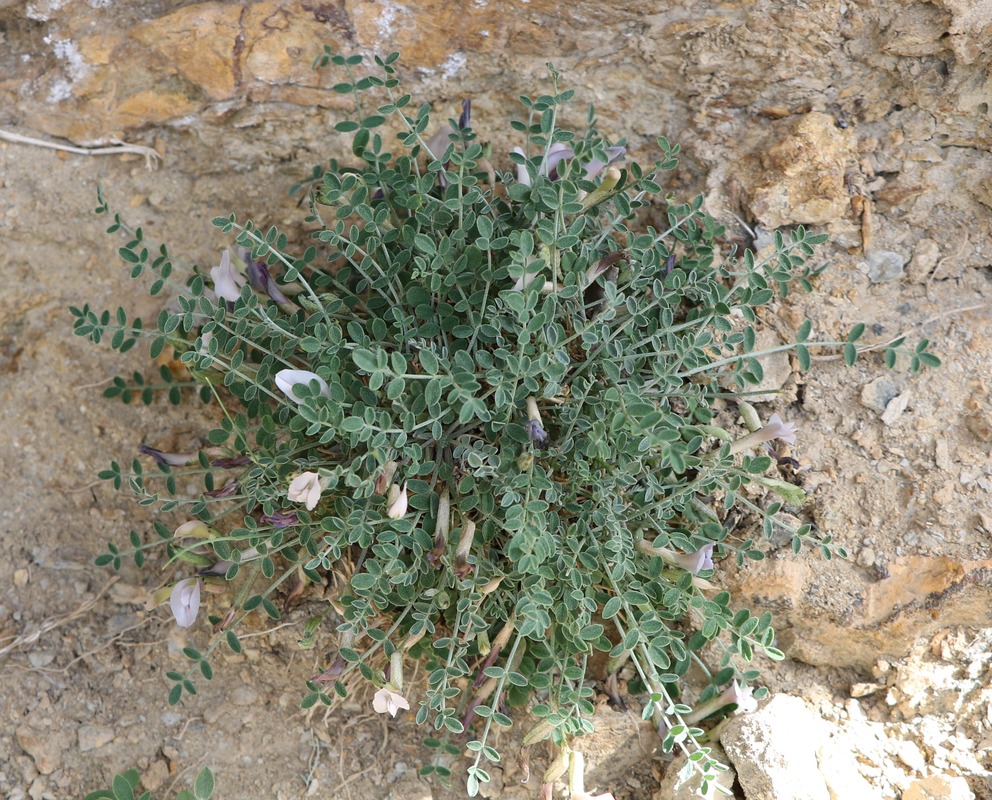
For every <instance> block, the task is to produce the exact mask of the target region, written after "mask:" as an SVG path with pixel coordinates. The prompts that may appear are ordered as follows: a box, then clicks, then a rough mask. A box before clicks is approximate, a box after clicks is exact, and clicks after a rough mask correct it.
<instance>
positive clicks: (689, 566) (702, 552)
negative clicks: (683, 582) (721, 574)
mask: <svg viewBox="0 0 992 800" xmlns="http://www.w3.org/2000/svg"><path fill="white" fill-rule="evenodd" d="M672 560H673V561H674V562H675V563H676V564H678V565H679V566H680V567H682V569H684V570H685V571H686V572H688V573H690V574H692V575H698V574H699V573H700V572H702V571H703V570H707V569H713V545H712V544H708V545H705V546H704V547H702V548H701V549H699V550H697V551H696V552H695V553H685V554H683V553H678V554H676V555H673V556H672Z"/></svg>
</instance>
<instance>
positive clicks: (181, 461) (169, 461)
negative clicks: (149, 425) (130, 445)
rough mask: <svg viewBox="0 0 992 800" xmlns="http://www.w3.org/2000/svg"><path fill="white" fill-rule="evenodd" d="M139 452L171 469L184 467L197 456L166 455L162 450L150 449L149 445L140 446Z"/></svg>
mask: <svg viewBox="0 0 992 800" xmlns="http://www.w3.org/2000/svg"><path fill="white" fill-rule="evenodd" d="M138 452H139V453H141V454H142V455H146V456H151V457H152V458H154V459H155V460H156V461H157V462H158V463H159V464H164V465H165V466H169V467H184V466H186V465H187V464H188V463H189V462H190V461H192V460H193V459H195V458H196V456H193V455H188V454H186V453H164V452H162V451H161V450H156V449H155V448H154V447H149V446H148V445H147V444H143V445H140V446H139V447H138Z"/></svg>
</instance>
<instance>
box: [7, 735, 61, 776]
mask: <svg viewBox="0 0 992 800" xmlns="http://www.w3.org/2000/svg"><path fill="white" fill-rule="evenodd" d="M14 736H15V738H16V739H17V744H18V745H20V747H21V749H22V750H23V751H24V752H25V753H27V754H28V755H29V756H31V758H32V759H33V760H34V765H35V767H37V768H38V772H40V773H41V774H42V775H50V774H51V773H53V772H55V770H57V769H58V768H59V766H60V765H61V764H62V743H61V741H60V740H59V738H58V737H56V736H53V735H52V734H51V732H50V731H38V730H35V729H33V728H29V727H27V726H21V727H20V728H18V729H17V730H16V731H14Z"/></svg>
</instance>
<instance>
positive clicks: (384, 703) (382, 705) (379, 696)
mask: <svg viewBox="0 0 992 800" xmlns="http://www.w3.org/2000/svg"><path fill="white" fill-rule="evenodd" d="M401 708H402V709H405V710H406V711H409V710H410V702H409V701H408V700H407V699H406V698H405V697H404V696H403V695H401V694H400V693H399V692H397V691H394V690H393V687H392V684H389V683H387V684H386V685H385V686H383V687H382V688H381V689H380V690H379V691H378V692H376V693H375V697H373V698H372V709H373V710H374V711H375V712H376V713H378V714H385V713H386V712H387V711H388V712H389V715H390V716H392V717H395V716H396V712H397V711H399V710H400V709H401Z"/></svg>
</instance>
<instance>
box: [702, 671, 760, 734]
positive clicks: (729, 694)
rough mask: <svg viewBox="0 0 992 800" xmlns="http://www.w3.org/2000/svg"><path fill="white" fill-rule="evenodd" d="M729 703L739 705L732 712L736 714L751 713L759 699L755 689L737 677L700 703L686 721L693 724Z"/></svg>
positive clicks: (756, 706) (755, 708)
mask: <svg viewBox="0 0 992 800" xmlns="http://www.w3.org/2000/svg"><path fill="white" fill-rule="evenodd" d="M729 705H735V706H737V708H736V709H735V710H734V711H733V712H732V713H734V714H749V713H751V712H752V711H756V710H757V708H758V701H757V700H755V699H754V689H752V688H751V687H750V686H741V685H740V684H739V683H738V682H737V679H736V678H735V679H734V680H733V682H732V683H731V684H730V686H728V687H727V688H726V689H724V690H723V691H722V692H720V694H718V695H717V696H716V697H711V698H710V699H709V700H707V701H706V702H705V703H699V704H698V705H697V706H696V707H695V708H694V709H693V710H692V712H691V713H689V714H686V715H685V721H686V722H687V723H689V724H690V725H692V724H693V723H696V722H699V720H701V719H706V717H708V716H709V715H710V714H715V713H716V712H717V711H719V710H720V709H721V708H725V707H726V706H729Z"/></svg>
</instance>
